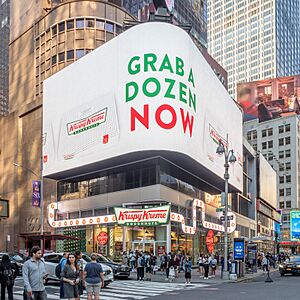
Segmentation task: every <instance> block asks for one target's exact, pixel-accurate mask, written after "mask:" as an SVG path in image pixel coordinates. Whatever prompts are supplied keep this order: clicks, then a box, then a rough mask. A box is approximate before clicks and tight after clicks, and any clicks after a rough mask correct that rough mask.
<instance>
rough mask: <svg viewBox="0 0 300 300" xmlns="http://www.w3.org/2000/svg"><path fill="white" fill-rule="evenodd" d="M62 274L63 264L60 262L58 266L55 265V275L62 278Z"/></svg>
mask: <svg viewBox="0 0 300 300" xmlns="http://www.w3.org/2000/svg"><path fill="white" fill-rule="evenodd" d="M60 274H61V264H60V263H59V264H58V265H57V266H56V267H55V275H56V277H57V278H58V279H60Z"/></svg>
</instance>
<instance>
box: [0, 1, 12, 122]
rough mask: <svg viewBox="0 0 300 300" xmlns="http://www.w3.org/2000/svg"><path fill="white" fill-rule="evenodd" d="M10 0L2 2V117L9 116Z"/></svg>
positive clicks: (0, 46) (0, 64) (0, 63)
mask: <svg viewBox="0 0 300 300" xmlns="http://www.w3.org/2000/svg"><path fill="white" fill-rule="evenodd" d="M9 28H10V0H1V1H0V41H1V44H0V117H1V116H5V115H7V114H8V77H9V76H8V69H9V57H8V44H9Z"/></svg>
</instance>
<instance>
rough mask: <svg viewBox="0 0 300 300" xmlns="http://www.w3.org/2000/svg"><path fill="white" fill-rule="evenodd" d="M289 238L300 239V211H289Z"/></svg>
mask: <svg viewBox="0 0 300 300" xmlns="http://www.w3.org/2000/svg"><path fill="white" fill-rule="evenodd" d="M290 222H291V240H292V241H300V211H291V212H290Z"/></svg>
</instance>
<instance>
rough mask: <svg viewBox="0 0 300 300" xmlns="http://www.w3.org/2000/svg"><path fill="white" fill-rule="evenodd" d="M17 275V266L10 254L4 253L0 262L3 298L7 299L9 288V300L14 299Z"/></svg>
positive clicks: (3, 299) (2, 299)
mask: <svg viewBox="0 0 300 300" xmlns="http://www.w3.org/2000/svg"><path fill="white" fill-rule="evenodd" d="M16 276H17V270H16V267H15V266H14V265H13V264H12V263H11V262H10V259H9V256H8V255H7V254H4V255H3V256H2V262H1V264H0V282H1V300H5V289H7V295H8V300H13V299H14V298H13V288H14V284H15V278H16Z"/></svg>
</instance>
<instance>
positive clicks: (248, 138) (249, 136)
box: [247, 131, 252, 141]
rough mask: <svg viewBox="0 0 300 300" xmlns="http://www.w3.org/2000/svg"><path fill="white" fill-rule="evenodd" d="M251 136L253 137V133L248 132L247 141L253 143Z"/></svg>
mask: <svg viewBox="0 0 300 300" xmlns="http://www.w3.org/2000/svg"><path fill="white" fill-rule="evenodd" d="M251 136H252V135H251V131H248V132H247V140H248V141H251Z"/></svg>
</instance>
